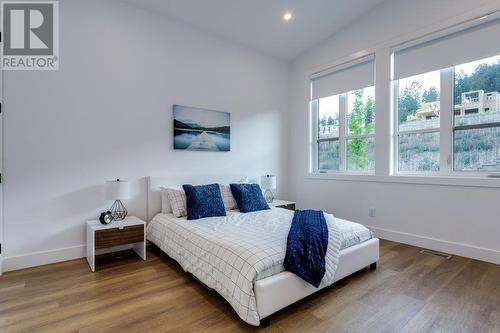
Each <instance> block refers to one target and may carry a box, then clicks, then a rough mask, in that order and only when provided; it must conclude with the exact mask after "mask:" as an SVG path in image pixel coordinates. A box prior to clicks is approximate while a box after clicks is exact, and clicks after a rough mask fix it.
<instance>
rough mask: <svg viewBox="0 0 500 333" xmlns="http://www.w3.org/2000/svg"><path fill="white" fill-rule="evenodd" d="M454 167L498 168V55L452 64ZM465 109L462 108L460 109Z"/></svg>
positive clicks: (499, 121) (499, 164)
mask: <svg viewBox="0 0 500 333" xmlns="http://www.w3.org/2000/svg"><path fill="white" fill-rule="evenodd" d="M453 72H454V87H453V88H454V104H455V107H454V108H455V110H460V112H458V113H455V114H454V117H453V170H455V171H477V172H489V171H498V170H500V55H499V56H495V57H490V58H485V59H482V60H479V61H473V62H469V63H465V64H462V65H458V66H455V67H454V70H453ZM462 110H464V112H462Z"/></svg>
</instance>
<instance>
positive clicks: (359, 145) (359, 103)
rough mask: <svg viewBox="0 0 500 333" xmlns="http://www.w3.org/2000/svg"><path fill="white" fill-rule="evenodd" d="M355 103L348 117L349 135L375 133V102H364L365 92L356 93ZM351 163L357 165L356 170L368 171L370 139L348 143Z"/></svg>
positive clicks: (352, 140) (360, 139)
mask: <svg viewBox="0 0 500 333" xmlns="http://www.w3.org/2000/svg"><path fill="white" fill-rule="evenodd" d="M353 94H354V103H353V107H352V110H351V112H350V113H349V116H348V118H349V119H348V124H349V126H348V128H349V135H361V134H367V133H373V130H374V118H375V114H374V108H375V100H374V99H373V98H371V97H368V98H367V101H366V103H365V102H363V90H362V89H359V90H356V91H354V93H353ZM347 145H348V147H347V148H348V151H349V163H352V164H353V165H355V166H356V167H355V169H358V170H366V169H367V167H368V162H369V161H368V157H367V148H368V139H365V138H359V139H351V140H349V141H348V144H347Z"/></svg>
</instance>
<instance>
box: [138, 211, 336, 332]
mask: <svg viewBox="0 0 500 333" xmlns="http://www.w3.org/2000/svg"><path fill="white" fill-rule="evenodd" d="M293 214H294V212H293V211H290V210H286V209H280V208H276V209H271V210H265V211H259V212H252V213H245V214H243V213H238V212H228V215H227V216H224V217H209V218H204V219H200V220H194V221H187V220H184V219H176V218H173V217H172V216H171V215H167V214H158V215H157V216H156V217H155V218H154V219H153V220H152V221H151V222H150V223H149V224H148V227H147V238H148V240H149V241H151V242H153V243H154V244H155V245H157V246H158V247H160V248H161V249H162V250H163V251H165V253H167V254H168V255H169V256H170V257H171V258H173V259H174V260H176V261H177V262H178V263H179V264H180V265H181V266H182V267H183V268H184V270H185V271H187V272H190V273H192V274H193V275H195V276H196V277H197V278H198V279H199V280H200V281H201V282H203V283H204V284H206V285H207V286H208V287H210V288H213V289H215V290H216V291H217V292H218V293H219V294H220V295H221V296H222V297H224V298H225V299H226V300H227V301H228V302H229V303H230V304H231V306H232V307H233V308H234V310H235V311H236V312H237V313H238V315H239V316H240V318H241V319H243V320H244V321H246V322H247V323H249V324H251V325H259V322H260V318H259V315H258V313H257V306H256V301H255V294H254V291H253V284H254V282H255V281H256V280H257V278H258V275H259V273H260V272H264V271H266V269H268V268H269V267H277V266H281V267H282V263H283V259H284V257H285V253H286V243H287V237H288V231H289V229H290V225H291V222H292V219H293ZM325 219H326V222H327V224H328V229H329V240H328V250H327V255H326V258H325V259H326V266H327V267H326V268H327V269H326V274H325V277H324V278H323V280H322V282H321V287H322V286H326V285H329V284H331V283H332V281H333V279H334V276H335V270H336V268H337V264H338V256H339V251H340V246H341V237H340V233H339V232H338V227H337V224H336V220H335V218H334V217H333V216H332V215H329V214H325Z"/></svg>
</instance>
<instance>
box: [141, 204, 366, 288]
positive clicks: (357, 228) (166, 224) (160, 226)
mask: <svg viewBox="0 0 500 333" xmlns="http://www.w3.org/2000/svg"><path fill="white" fill-rule="evenodd" d="M272 209H276V210H280V211H282V213H288V212H289V214H290V215H293V211H288V210H285V209H284V208H272ZM227 214H228V215H227V216H226V217H220V218H215V219H218V220H220V221H218V222H215V223H214V222H213V219H214V218H210V220H211V221H210V222H209V223H210V226H209V228H211V229H212V230H213V231H218V230H219V229H220V230H224V225H225V224H226V223H235V224H242V223H251V219H250V220H248V219H241V218H240V217H243V216H244V217H249V216H250V215H249V214H248V213H247V214H243V213H240V212H238V211H229V212H227ZM204 220H205V219H200V220H195V221H188V220H187V218H186V217H181V218H177V217H175V216H173V215H172V214H171V213H168V214H163V213H160V214H157V215H156V216H155V217H154V218H153V220H152V221H151V223H152V225H153V227H151V223H150V225H149V226H150V227H148V240H150V241H151V242H153V243H155V244H156V245H159V243H160V242H161V240H160V237H161V235H164V234H165V233H166V232H169V228H171V226H172V223H181V224H186V223H189V226H191V227H192V228H193V230H194V232H196V229H197V228H196V226H197V225H199V226H200V228H201V227H202V226H201V225H200V223H203V221H204ZM335 221H336V225H337V231H338V232H339V234H340V240H341V245H340V250H343V249H346V248H349V247H351V246H354V245H357V244H360V243H363V242H365V241H367V240H369V239H372V238H373V237H374V235H373V233H372V232H371V231H370V230H369V229H368V228H366V227H365V226H363V225H362V224H359V223H355V222H351V221H348V220H344V219H340V218H335ZM274 223H277V222H276V221H274V220H272V219H270V220H269V224H268V225H269V226H270V227H271V228H272V225H273V224H274ZM203 227H206V226H203ZM179 237H183V236H182V235H179ZM184 241H187V240H184ZM285 246H286V244H285ZM283 270H284V268H283V260H282V258H278V257H276V258H274V259H273V261H272V264H270V265H269V266H268V267H265V268H264V269H262V270H261V271H259V272H257V278H256V280H261V279H265V278H267V277H269V276H272V275H275V274H278V273H280V272H282V271H283Z"/></svg>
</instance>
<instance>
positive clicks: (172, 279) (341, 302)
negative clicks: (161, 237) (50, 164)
mask: <svg viewBox="0 0 500 333" xmlns="http://www.w3.org/2000/svg"><path fill="white" fill-rule="evenodd" d="M419 250H420V249H419V248H416V247H412V246H408V245H403V244H398V243H394V242H389V241H382V242H381V258H380V262H379V264H378V268H377V270H375V271H370V270H368V269H365V270H363V271H361V272H358V273H356V274H354V275H353V276H351V277H349V278H346V279H344V280H342V281H339V282H337V283H336V284H334V285H333V286H332V287H330V288H327V289H326V290H322V291H320V292H318V293H316V294H315V295H312V296H310V297H308V298H306V299H304V300H302V301H301V302H299V303H297V304H294V305H292V306H290V307H288V308H287V309H284V310H282V311H280V312H278V313H277V314H275V315H273V316H271V326H270V327H268V328H258V327H253V326H249V325H247V324H245V323H244V322H243V321H241V320H240V319H239V318H238V316H237V315H236V314H235V313H234V311H233V310H232V308H231V307H230V306H229V305H228V304H227V303H226V302H225V301H224V300H223V299H222V298H221V297H220V296H218V295H217V294H215V293H213V292H210V291H208V290H207V289H205V288H204V287H203V286H201V285H200V284H199V283H198V282H196V281H195V280H194V279H193V278H191V277H190V276H189V275H187V274H185V273H184V272H183V271H182V269H181V268H180V266H178V265H177V264H176V263H175V262H173V261H172V260H170V259H168V258H167V257H166V256H164V255H163V254H162V253H161V251H160V250H158V249H156V248H154V247H150V248H148V260H147V261H146V262H144V261H142V260H140V259H138V257H135V256H132V255H131V256H130V257H129V258H127V259H124V260H122V261H119V262H106V261H109V260H104V263H102V265H101V266H98V268H99V269H100V270H98V271H97V272H96V273H92V272H90V270H89V267H88V265H87V262H86V261H85V260H84V259H80V260H73V261H69V262H64V263H59V264H53V265H47V266H42V267H37V268H31V269H26V270H21V271H16V272H10V273H6V274H4V275H3V276H1V277H0V332H2V333H3V332H50V333H56V332H92V333H94V332H99V333H100V332H120V333H122V332H141V333H142V332H144V333H146V332H147V333H149V332H201V331H208V332H254V331H263V332H500V266H499V265H494V264H488V263H485V262H480V261H476V260H471V259H467V258H462V257H456V256H453V257H452V258H451V259H449V260H445V259H442V258H439V257H434V256H429V255H424V254H420V253H419Z"/></svg>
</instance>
